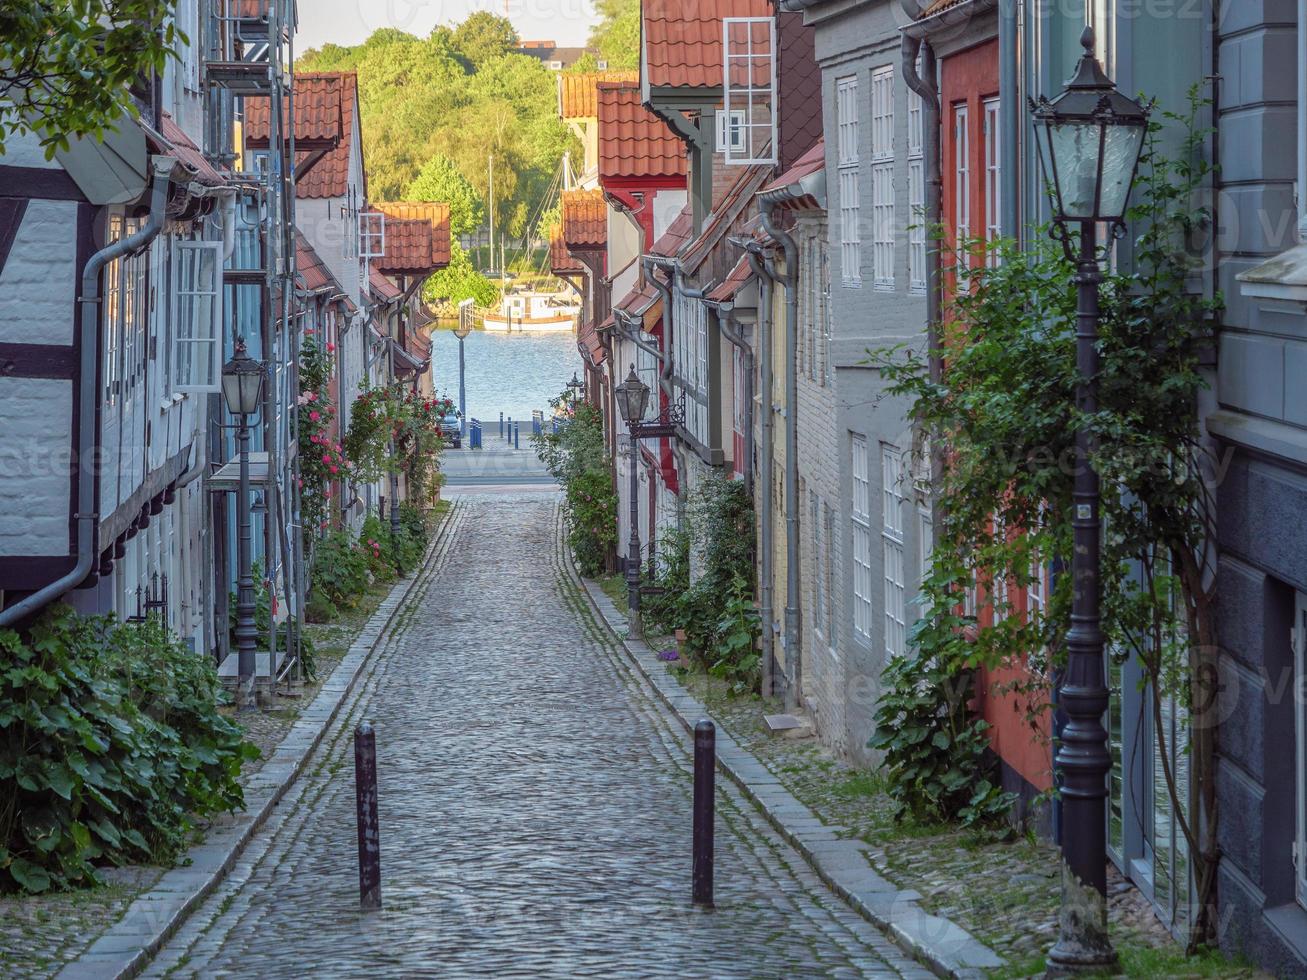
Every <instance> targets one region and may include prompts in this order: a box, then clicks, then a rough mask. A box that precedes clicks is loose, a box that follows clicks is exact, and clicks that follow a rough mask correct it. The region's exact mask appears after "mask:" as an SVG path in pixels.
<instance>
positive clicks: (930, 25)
mask: <svg viewBox="0 0 1307 980" xmlns="http://www.w3.org/2000/svg"><path fill="white" fill-rule="evenodd" d="M899 3H900V5H901V6H902V7H903V10H904V12H905V13H906V14H907V15H908V16H909V17H911V18H912V20H911V22H910V23H908V24H907V25H905V26H904V27H901V28H900V30H901V31H902V32H903V34H905V35H906V36H907V37H911V38H916V39H917V40H919V41H920V40H925V39H926V38H927V37H929V36H930V35H931V34H933V33H935V32H936V31H943V30H947V29H949V28H951V27H958V26H960V25H962V24H966V23H967V22H968V21H970V20H971V19H972V18H974V17H975V16H976V14H983V13H984V12H985V11H987V10H993V9H994V8H995V7H997V6H998V0H962V2H961V3H959V4H957V5H956V6H953V7H949V8H948V9H947V10H941V11H940V12H939V13H937V14H932V15H931V16H930V17H924V18H921V19H920V20H919V19H918V18H919V17H921V7H920V5H919V4H918V3H917V2H916V0H899Z"/></svg>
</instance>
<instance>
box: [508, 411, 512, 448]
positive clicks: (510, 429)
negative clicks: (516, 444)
mask: <svg viewBox="0 0 1307 980" xmlns="http://www.w3.org/2000/svg"><path fill="white" fill-rule="evenodd" d="M508 441H509V442H512V441H513V416H511V415H510V416H509V417H508Z"/></svg>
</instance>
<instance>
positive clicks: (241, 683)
mask: <svg viewBox="0 0 1307 980" xmlns="http://www.w3.org/2000/svg"><path fill="white" fill-rule="evenodd" d="M266 376H267V375H266V372H265V371H264V369H263V365H262V364H260V363H259V362H258V361H256V360H254V359H253V358H251V357H250V356H248V355H247V354H246V353H245V341H244V340H243V339H241V338H239V337H237V338H236V350H235V352H234V354H233V356H232V359H231V360H230V361H228V362H227V363H226V364H225V365H223V368H222V397H223V400H224V401H225V402H226V403H227V411H228V412H230V413H231V414H232V415H234V416H235V417H236V418H237V420H238V428H237V434H236V441H237V445H238V446H239V453H240V491H239V497H238V499H237V501H236V566H237V568H236V665H237V667H236V669H237V674H238V682H237V688H236V707H237V710H239V711H251V710H253V709H254V708H255V707H256V704H255V696H254V674H255V670H256V666H257V657H256V653H255V650H256V640H257V638H258V629H257V628H256V627H255V625H254V610H255V603H254V571H253V561H252V559H251V556H250V511H251V501H250V416H251V415H253V414H254V413H255V412H257V411H258V410H259V406H260V405H261V404H262V403H263V384H264V379H265V378H266Z"/></svg>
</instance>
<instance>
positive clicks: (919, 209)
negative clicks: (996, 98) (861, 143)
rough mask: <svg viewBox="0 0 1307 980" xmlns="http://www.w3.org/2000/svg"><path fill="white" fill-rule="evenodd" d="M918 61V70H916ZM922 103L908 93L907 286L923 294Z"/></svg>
mask: <svg viewBox="0 0 1307 980" xmlns="http://www.w3.org/2000/svg"><path fill="white" fill-rule="evenodd" d="M919 62H920V59H918V70H920V64H919ZM923 107H924V103H923V102H922V100H921V96H920V95H918V94H917V93H916V92H912V91H909V92H908V210H909V212H910V213H909V215H908V286H909V288H910V289H911V290H912V291H913V292H914V293H924V292H925V291H926V160H925V156H926V130H925V114H924V112H923Z"/></svg>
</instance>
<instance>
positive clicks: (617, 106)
mask: <svg viewBox="0 0 1307 980" xmlns="http://www.w3.org/2000/svg"><path fill="white" fill-rule="evenodd" d="M598 93H599V178H600V180H603V179H605V178H608V179H613V178H618V177H684V176H685V174H686V162H685V161H686V152H685V144H684V143H682V142H681V140H680V139H679V138H677V137H676V136H674V135H673V134H672V131H671V130H670V129H668V128H667V124H666V123H665V122H663V121H662V120H661V119H659V118H658V117H657V116H655V115H654V114H653V113H652V112H650V111H649V110H648V109H646V108H645V107H644V106H643V105H642V104H641V103H640V86H639V85H638V84H636V83H634V82H602V83H600V85H599V87H598Z"/></svg>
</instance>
